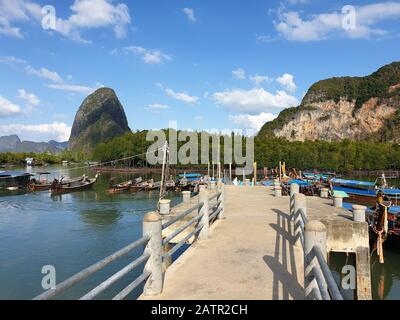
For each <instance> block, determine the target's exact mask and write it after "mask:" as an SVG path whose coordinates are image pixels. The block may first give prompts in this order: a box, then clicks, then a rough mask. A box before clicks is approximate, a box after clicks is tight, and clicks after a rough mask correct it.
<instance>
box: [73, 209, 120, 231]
mask: <svg viewBox="0 0 400 320" xmlns="http://www.w3.org/2000/svg"><path fill="white" fill-rule="evenodd" d="M80 215H81V217H82V221H83V222H85V223H87V224H90V225H92V226H95V227H96V226H99V227H103V226H107V225H110V224H114V223H116V222H118V221H119V220H120V219H121V217H122V214H121V213H120V212H119V211H118V210H115V209H111V210H103V209H94V210H83V211H81V212H80Z"/></svg>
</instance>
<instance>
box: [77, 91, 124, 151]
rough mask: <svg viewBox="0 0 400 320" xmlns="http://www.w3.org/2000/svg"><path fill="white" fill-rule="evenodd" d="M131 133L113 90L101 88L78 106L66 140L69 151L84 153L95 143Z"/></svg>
mask: <svg viewBox="0 0 400 320" xmlns="http://www.w3.org/2000/svg"><path fill="white" fill-rule="evenodd" d="M129 131H131V130H130V128H129V126H128V120H127V118H126V115H125V111H124V108H123V106H122V105H121V103H120V101H119V100H118V97H117V95H116V93H115V92H114V90H112V89H110V88H101V89H98V90H97V91H96V92H94V93H92V94H91V95H89V96H88V97H87V98H86V99H85V100H84V101H83V103H82V105H81V106H80V108H79V110H78V113H77V114H76V116H75V121H74V124H73V127H72V131H71V137H70V140H69V144H70V146H69V147H70V149H71V150H74V151H84V152H88V151H90V150H92V149H93V148H94V147H95V146H96V145H97V144H99V143H101V142H105V141H108V140H110V139H112V138H115V137H118V136H121V135H123V134H125V133H126V132H129Z"/></svg>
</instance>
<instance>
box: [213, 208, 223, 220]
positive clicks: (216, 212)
mask: <svg viewBox="0 0 400 320" xmlns="http://www.w3.org/2000/svg"><path fill="white" fill-rule="evenodd" d="M221 210H222V209H221V208H219V209H217V210H216V211H215V212H214V213H213V214H212V215H211V216H210V221H212V220H214V219H215V218H216V217H217V215H218V214H219V213H220V212H221Z"/></svg>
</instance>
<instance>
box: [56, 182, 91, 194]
mask: <svg viewBox="0 0 400 320" xmlns="http://www.w3.org/2000/svg"><path fill="white" fill-rule="evenodd" d="M96 182H97V179H91V180H90V182H87V183H83V184H82V185H78V186H64V185H61V186H60V185H58V186H52V188H51V192H52V194H53V195H60V194H67V193H72V192H78V191H84V190H88V189H91V188H92V187H93V185H94V184H95V183H96Z"/></svg>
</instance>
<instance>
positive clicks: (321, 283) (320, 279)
mask: <svg viewBox="0 0 400 320" xmlns="http://www.w3.org/2000/svg"><path fill="white" fill-rule="evenodd" d="M311 274H312V277H314V278H315V280H316V281H317V285H318V290H319V292H320V293H321V297H322V300H331V296H330V295H329V291H328V285H327V283H326V281H325V279H324V276H323V274H322V271H321V269H320V268H318V267H317V266H314V267H313V268H312V269H311Z"/></svg>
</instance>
